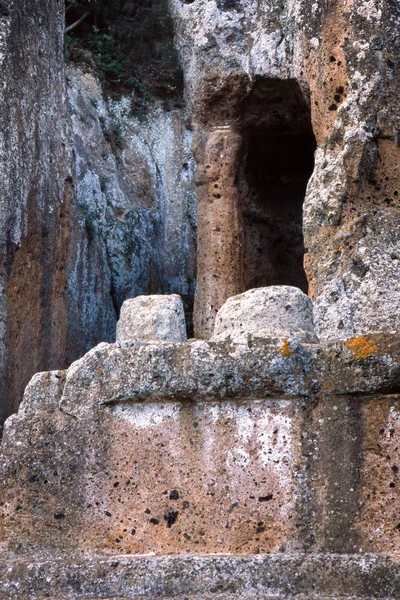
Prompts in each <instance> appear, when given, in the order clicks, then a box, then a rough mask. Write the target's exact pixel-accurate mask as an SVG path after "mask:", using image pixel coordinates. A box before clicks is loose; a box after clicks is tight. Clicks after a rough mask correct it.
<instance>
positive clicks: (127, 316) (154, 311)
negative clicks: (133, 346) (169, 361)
mask: <svg viewBox="0 0 400 600" xmlns="http://www.w3.org/2000/svg"><path fill="white" fill-rule="evenodd" d="M135 339H136V340H142V341H144V342H155V341H159V342H185V341H186V340H187V335H186V323H185V313H184V311H183V304H182V300H181V298H180V296H178V295H177V294H171V295H169V296H138V297H137V298H132V299H129V300H125V302H124V303H123V305H122V308H121V315H120V318H119V321H118V323H117V342H123V341H125V340H135Z"/></svg>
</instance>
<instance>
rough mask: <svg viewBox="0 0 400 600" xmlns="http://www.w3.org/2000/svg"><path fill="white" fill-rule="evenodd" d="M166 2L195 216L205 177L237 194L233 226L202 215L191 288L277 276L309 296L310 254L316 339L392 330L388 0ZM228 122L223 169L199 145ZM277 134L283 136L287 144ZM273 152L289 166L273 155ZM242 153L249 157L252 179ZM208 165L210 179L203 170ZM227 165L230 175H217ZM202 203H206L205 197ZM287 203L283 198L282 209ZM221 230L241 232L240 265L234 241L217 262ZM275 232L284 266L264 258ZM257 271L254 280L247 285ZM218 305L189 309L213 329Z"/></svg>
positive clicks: (394, 161) (395, 208) (395, 314)
mask: <svg viewBox="0 0 400 600" xmlns="http://www.w3.org/2000/svg"><path fill="white" fill-rule="evenodd" d="M171 6H172V9H173V13H174V17H175V21H176V27H177V33H178V35H177V42H178V46H179V48H180V53H181V57H182V61H183V65H184V71H185V78H186V89H187V97H188V100H189V102H190V104H191V108H192V113H193V115H194V121H195V131H196V134H195V145H194V147H195V156H196V161H197V163H198V173H199V176H200V180H201V181H200V187H199V190H200V193H199V211H200V214H203V213H204V214H206V215H210V214H211V215H213V214H214V212H215V211H214V209H213V208H212V206H210V207H209V208H208V207H207V205H206V204H204V208H201V207H200V204H201V203H202V202H203V200H204V198H206V195H205V193H204V190H205V188H207V189H208V190H211V189H212V187H213V184H215V185H217V186H218V190H217V191H218V194H219V195H220V197H221V199H222V200H223V199H225V201H226V203H227V206H229V207H230V206H231V202H232V199H233V198H235V206H239V210H238V212H239V218H238V220H237V222H236V223H234V224H232V215H231V209H229V211H228V213H227V218H226V219H223V218H219V219H217V220H216V219H214V218H208V220H207V217H206V218H205V219H204V221H202V222H201V223H200V222H199V225H200V227H199V243H202V240H208V242H209V244H208V245H206V246H205V247H204V248H203V250H202V254H201V261H200V262H199V279H198V289H197V292H196V295H197V297H199V298H202V297H203V296H204V297H205V298H208V297H209V292H208V290H209V289H210V288H211V289H213V298H218V301H219V302H221V304H222V303H223V302H224V300H225V299H226V298H227V296H225V298H224V297H223V296H224V289H225V287H226V278H227V275H228V272H229V274H230V278H231V279H232V280H234V281H239V282H242V284H243V286H244V287H243V289H241V290H239V291H243V292H244V291H246V289H249V288H251V287H256V285H270V284H277V283H279V284H291V285H296V286H298V287H300V288H301V289H303V290H304V291H307V282H305V281H304V279H303V276H302V274H301V270H302V266H301V262H302V258H303V254H304V251H305V250H306V251H307V252H306V253H305V254H304V263H305V270H306V273H307V279H308V286H309V293H310V296H311V298H312V299H313V301H314V303H315V324H316V332H317V335H318V336H319V337H320V339H338V338H342V337H350V336H357V335H364V334H368V333H369V332H370V331H374V330H375V331H378V330H380V331H383V330H385V331H392V330H398V329H399V327H400V321H399V319H400V311H399V296H400V288H399V285H400V284H399V281H400V260H399V256H400V251H399V242H398V240H399V223H400V218H399V217H400V212H399V211H400V208H399V197H400V196H399V188H400V171H399V169H398V164H399V147H398V131H399V115H400V108H399V98H400V94H399V77H398V72H397V63H398V55H399V38H398V29H399V24H400V7H399V5H398V3H395V2H392V1H391V0H360V1H358V2H354V1H352V0H346V1H344V2H342V3H335V2H332V3H329V2H328V3H327V2H325V3H324V2H314V3H312V2H301V1H299V0H285V2H282V1H281V0H272V1H270V2H268V3H263V4H262V5H260V3H259V2H258V1H256V0H244V1H243V2H240V3H238V2H189V3H186V2H181V0H172V1H171ZM263 90H264V91H265V93H264V92H263ZM224 127H228V129H229V130H230V131H232V132H234V133H235V135H236V138H235V140H236V141H235V147H238V148H239V149H238V151H235V153H234V156H230V157H229V159H228V161H229V160H230V164H226V163H225V162H222V159H221V157H220V156H219V155H218V152H215V153H214V155H213V156H211V157H210V156H208V155H207V152H205V148H207V147H208V143H209V140H210V139H211V136H212V135H213V134H212V132H213V131H215V130H217V129H218V128H219V129H221V130H222V129H223V128H224ZM313 133H314V135H315V141H314V142H313V141H312V134H313ZM237 136H239V137H240V138H241V142H240V141H238V137H237ZM285 139H286V140H287V141H289V140H291V143H289V144H287V146H285ZM292 142H293V143H292ZM315 142H316V145H317V150H316V153H315V165H314V168H313V153H314V149H315ZM283 147H286V148H287V150H286V152H284V156H286V159H287V164H286V165H285V164H284V161H282V160H281V159H280V158H279V156H280V154H281V152H282V148H283ZM293 147H294V148H297V150H296V156H295V157H294V159H293V160H292V159H290V152H291V150H290V148H293ZM307 155H308V156H309V158H307ZM239 156H241V157H242V158H241V159H239V158H238V157H239ZM227 157H228V155H227ZM249 160H251V161H252V162H253V163H254V164H258V161H259V165H258V168H257V170H256V171H257V173H258V175H257V173H253V170H252V169H251V168H249V164H248V163H249ZM303 160H305V163H304V168H303V166H302V161H303ZM240 162H241V163H242V168H241V167H240ZM210 165H213V169H214V173H213V181H209V180H208V179H207V178H208V175H206V169H207V167H208V166H210ZM230 168H231V169H232V170H233V171H235V176H231V177H230V178H229V180H225V178H224V172H229V169H230ZM210 169H211V167H210ZM210 169H209V171H210V172H211V170H210ZM274 175H275V179H274ZM310 176H311V177H310ZM257 178H258V179H257ZM308 179H309V183H308V186H307V190H306V189H305V188H306V183H307V180H308ZM232 181H234V185H233V186H232ZM225 188H226V189H225ZM276 192H278V193H276ZM238 196H239V198H238ZM291 196H292V199H293V201H292V202H291V201H290V197H291ZM276 198H278V199H279V198H280V199H281V207H282V209H281V207H280V206H279V200H278V201H276ZM303 199H304V210H303V212H304V215H303V233H304V243H305V249H304V247H302V232H301V213H302V207H301V204H302V200H303ZM222 200H221V201H222ZM207 201H208V202H210V201H211V202H213V203H214V202H215V201H214V200H211V199H210V195H208V199H207ZM205 202H206V201H205ZM285 204H286V206H287V207H289V206H291V209H290V210H286V212H285V210H284V209H283V206H284V205H285ZM277 206H278V209H277ZM235 210H236V209H235ZM220 212H221V213H222V210H221V211H220ZM216 221H217V224H218V227H219V231H218V232H216V230H215V224H216ZM299 225H300V227H299ZM230 231H235V232H236V231H237V232H238V244H239V245H241V248H242V258H241V259H240V258H239V259H235V260H239V261H240V260H241V261H242V262H241V264H237V263H236V265H235V264H231V265H230V266H229V267H227V266H224V265H229V256H233V255H234V253H235V251H236V254H238V249H236V250H235V249H233V250H232V248H231V247H230V246H229V245H228V246H225V245H222V246H221V252H220V256H218V261H216V258H215V257H216V256H217V255H218V250H219V249H218V241H219V240H222V239H225V238H229V233H230ZM278 231H279V232H280V233H279V235H278V236H277V237H276V238H274V236H276V234H277V232H278ZM271 239H274V242H275V245H276V244H278V245H279V241H280V240H282V239H284V240H285V244H284V245H285V248H290V252H288V254H292V255H293V260H291V261H290V263H289V266H285V268H284V269H283V270H280V269H281V267H282V265H281V264H280V260H281V259H280V257H281V256H282V254H283V253H282V251H279V252H278V255H277V256H275V257H274V259H273V260H272V261H271V257H273V251H274V248H273V245H272V247H271V245H270V242H269V240H271ZM246 240H247V241H246ZM249 246H250V250H248V247H249ZM251 248H253V250H251ZM260 257H262V259H260ZM269 263H271V264H269ZM235 266H236V270H235ZM295 269H297V271H298V275H297V276H298V282H296V283H295V282H294V281H293V277H294V271H295ZM246 276H249V277H250V279H251V280H253V281H248V282H246V280H245V278H246ZM257 277H258V278H262V279H263V282H262V283H261V284H256V285H255V284H254V280H255V279H257ZM280 277H282V278H283V280H279V278H280ZM285 277H286V280H285ZM227 291H228V290H227ZM218 308H219V306H217V307H216V306H215V304H214V303H213V302H212V303H208V304H207V303H203V304H199V305H198V306H197V307H196V313H197V312H198V316H197V314H195V321H196V322H197V321H201V322H202V323H207V324H208V325H207V327H208V331H210V329H212V321H213V319H214V318H215V311H216V310H218ZM199 331H201V332H203V330H201V329H200V330H199ZM208 336H209V334H208ZM208 336H205V337H208Z"/></svg>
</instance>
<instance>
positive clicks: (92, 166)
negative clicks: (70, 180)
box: [67, 67, 197, 354]
mask: <svg viewBox="0 0 400 600" xmlns="http://www.w3.org/2000/svg"><path fill="white" fill-rule="evenodd" d="M67 75H68V100H69V104H70V108H71V120H72V128H73V133H74V147H75V156H76V179H77V181H76V194H77V196H76V200H77V204H78V205H79V207H80V208H81V210H82V215H81V222H80V227H81V228H82V229H83V230H84V231H85V230H86V231H87V232H88V234H89V235H88V240H86V241H85V242H84V243H82V245H81V246H80V247H79V255H80V263H79V264H80V267H79V269H78V268H77V269H76V270H75V272H74V280H72V279H71V285H70V287H71V289H72V290H73V295H72V297H73V299H74V312H75V313H76V314H77V316H78V317H79V315H80V313H81V310H80V308H79V303H80V302H81V301H82V300H81V299H82V292H81V291H80V281H81V280H82V279H84V280H87V282H88V283H87V285H86V287H85V289H84V291H85V294H84V297H85V300H86V302H85V304H86V306H87V310H86V311H85V314H86V317H87V318H86V322H85V323H83V322H82V324H79V328H80V329H82V330H83V331H88V332H92V331H96V329H98V326H97V325H96V324H95V323H94V315H92V312H91V308H92V306H94V307H97V302H98V300H97V296H98V294H99V291H98V290H102V291H104V293H105V294H106V296H107V299H106V300H103V302H102V304H103V305H104V304H106V305H107V313H108V314H109V315H110V317H109V320H112V319H114V325H111V331H112V334H114V332H115V310H114V307H116V309H117V311H118V310H119V309H120V307H121V305H122V303H123V301H124V300H125V299H126V298H134V297H135V296H139V295H142V294H152V293H160V294H171V293H178V294H180V295H181V297H182V299H183V301H184V305H185V311H186V314H187V317H188V321H189V323H190V324H191V319H192V309H193V297H194V287H195V274H196V261H195V252H196V223H197V202H196V192H195V185H194V159H193V157H192V155H191V152H190V146H191V142H192V134H191V132H190V131H189V130H188V128H187V126H186V115H185V113H184V111H183V110H172V111H169V112H168V111H164V110H162V109H161V108H157V107H154V109H153V110H151V111H150V112H149V114H147V115H146V118H144V119H139V118H138V117H136V116H134V115H133V114H132V112H131V100H132V99H131V98H130V97H129V95H126V96H124V97H122V98H120V99H119V100H115V99H110V98H106V97H105V96H104V94H103V92H102V89H101V85H100V82H99V80H98V79H97V78H96V77H95V76H94V75H93V74H92V73H87V72H83V71H81V70H80V69H78V68H76V67H70V68H69V69H68V71H67ZM99 262H100V263H101V264H102V265H104V269H105V273H104V274H102V276H101V278H100V280H96V281H94V282H92V281H91V277H90V273H91V270H90V269H91V264H93V263H95V264H96V263H99ZM104 320H106V319H104ZM80 335H82V334H79V333H77V337H79V336H80ZM112 339H113V338H112V336H111V337H110V335H109V336H107V337H105V336H103V337H102V338H99V337H98V338H97V339H96V340H95V341H92V344H91V345H87V346H86V348H85V349H84V352H87V351H88V350H89V349H90V347H93V346H94V345H96V344H97V343H99V341H112ZM84 352H83V353H84ZM83 353H82V354H83Z"/></svg>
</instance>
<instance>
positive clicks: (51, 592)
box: [0, 554, 400, 600]
mask: <svg viewBox="0 0 400 600" xmlns="http://www.w3.org/2000/svg"><path fill="white" fill-rule="evenodd" d="M0 581H1V583H0V598H1V600H3V599H4V600H5V599H7V600H16V599H17V598H18V599H19V600H20V599H23V598H29V599H30V600H42V599H44V598H52V600H63V599H66V598H68V600H89V599H90V600H100V599H101V600H111V599H113V600H116V599H117V598H118V599H121V600H124V599H125V600H128V599H129V600H133V599H139V598H149V599H153V598H154V599H155V598H163V599H164V600H170V599H172V598H180V599H182V600H183V599H184V598H188V599H189V598H190V599H192V598H193V600H194V598H195V599H196V600H208V599H210V600H211V599H213V600H228V599H229V600H231V599H233V598H235V600H240V599H242V600H247V599H248V600H261V599H263V600H265V599H266V598H268V599H269V600H284V599H285V600H286V599H288V598H295V599H296V600H306V599H307V600H328V599H329V600H378V599H382V598H385V600H391V598H393V599H394V598H399V596H400V564H399V563H394V562H392V561H391V560H390V559H389V558H385V557H383V556H379V555H371V554H370V555H335V554H325V555H323V554H309V555H304V554H292V555H287V554H281V555H276V554H275V555H264V556H263V555H257V556H256V555H249V556H246V557H237V556H228V555H220V556H203V557H199V556H174V557H172V556H164V557H149V556H136V557H135V556H122V557H119V558H115V557H114V558H109V557H89V558H75V559H68V558H67V559H58V560H52V561H38V560H35V559H34V558H31V559H24V560H22V559H14V560H6V561H3V562H2V563H1V564H0Z"/></svg>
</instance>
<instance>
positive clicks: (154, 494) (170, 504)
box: [0, 335, 400, 556]
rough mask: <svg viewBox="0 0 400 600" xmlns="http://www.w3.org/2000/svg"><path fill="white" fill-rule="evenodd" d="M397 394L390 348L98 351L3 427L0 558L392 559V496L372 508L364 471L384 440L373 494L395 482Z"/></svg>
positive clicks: (46, 381)
mask: <svg viewBox="0 0 400 600" xmlns="http://www.w3.org/2000/svg"><path fill="white" fill-rule="evenodd" d="M399 386H400V340H399V335H397V336H388V335H375V336H374V337H372V336H370V337H368V338H363V337H361V338H354V339H350V340H347V341H342V342H336V343H334V344H325V345H319V344H310V345H307V344H304V345H302V344H298V343H293V342H292V341H288V340H281V341H279V340H277V339H276V338H275V339H273V340H260V339H259V340H254V341H252V342H251V343H249V344H236V343H232V342H206V341H193V342H185V343H165V342H164V343H144V342H138V341H133V342H129V341H127V342H120V343H117V344H111V345H110V344H101V345H100V346H98V347H97V348H94V349H93V350H92V351H91V352H89V353H88V354H87V355H86V356H85V357H83V358H82V359H80V360H79V361H77V362H76V363H74V364H73V365H71V367H70V368H69V369H68V371H67V372H66V374H65V382H64V374H63V373H52V374H49V375H47V376H46V375H43V374H40V375H38V376H37V377H35V378H34V380H33V381H32V383H31V384H30V386H29V387H28V389H27V393H26V398H25V400H24V402H23V404H22V406H21V408H20V411H19V413H18V414H17V415H14V416H12V417H11V418H10V419H9V420H8V421H7V423H6V427H5V433H4V437H3V441H2V447H1V454H0V474H1V477H0V495H1V498H2V502H3V504H2V505H1V506H0V543H1V544H2V547H3V555H4V556H9V555H10V553H12V552H13V553H16V554H17V555H20V554H24V555H33V554H34V555H36V556H54V555H59V554H61V555H68V554H71V553H88V552H89V553H90V552H92V553H93V552H94V553H97V554H101V553H106V554H108V553H111V554H115V555H120V554H126V553H131V554H141V553H148V552H155V553H156V554H160V555H163V554H168V553H176V554H185V553H196V554H204V553H210V552H211V553H212V552H215V551H218V552H229V553H236V554H247V553H254V552H278V551H280V552H281V551H284V550H286V551H288V550H289V549H291V550H295V549H312V548H314V549H315V550H322V551H326V552H331V551H335V552H339V551H340V552H343V551H345V552H355V553H359V552H364V551H379V552H382V553H386V554H390V555H396V556H397V555H399V554H400V542H399V540H398V539H397V538H396V531H397V530H396V526H397V523H396V514H397V512H396V508H395V507H396V503H395V502H394V496H393V491H392V490H393V488H391V487H390V483H392V482H393V480H392V479H390V478H388V479H387V480H386V479H385V483H387V491H386V493H385V491H384V489H381V488H380V491H379V495H377V496H376V497H375V496H374V497H372V496H371V488H372V485H373V484H372V483H371V480H370V479H368V477H373V478H374V481H375V480H376V481H377V480H378V477H375V475H372V473H376V471H374V470H373V469H372V468H370V467H369V466H368V465H369V461H370V460H371V457H372V456H373V454H371V443H370V441H369V440H370V436H371V435H377V434H376V430H377V428H379V431H380V429H382V428H383V429H384V430H385V431H386V430H387V429H388V431H389V436H388V442H387V452H388V455H390V456H391V459H390V468H387V469H386V471H382V473H381V474H380V475H379V478H380V479H382V481H383V479H384V478H385V477H387V476H388V475H389V474H390V473H391V472H392V473H393V476H394V477H395V476H396V473H395V472H394V470H393V469H392V467H393V466H395V467H396V466H397V463H396V460H397V459H396V457H397V450H396V446H395V445H394V444H395V443H396V427H393V424H392V422H393V423H394V422H395V421H396V419H397V412H396V411H397V404H396V402H394V401H393V398H392V397H391V396H392V395H393V394H395V393H396V392H398V390H399ZM380 406H384V407H388V406H392V407H393V411H392V413H390V414H391V415H392V416H389V417H388V418H387V417H386V415H387V414H388V413H387V410H388V409H387V408H384V409H383V410H382V409H381V408H379V407H380ZM389 412H390V411H389ZM372 415H374V417H372ZM371 418H373V419H375V421H374V425H373V427H371V425H370V421H371ZM375 422H376V425H375ZM391 429H394V430H395V432H394V433H393V445H394V447H393V449H390V450H389V445H390V444H391V443H392V442H391V439H392V438H391V435H390V430H391ZM378 435H382V434H378ZM388 444H389V445H388ZM338 448H340V452H338ZM373 451H374V450H373V449H372V452H373ZM392 455H393V456H392ZM385 456H386V452H385ZM382 460H384V457H383V456H382ZM364 464H365V468H366V470H365V471H364V470H363V469H364V467H363V465H364ZM378 470H379V469H378ZM369 471H370V475H369ZM361 472H362V473H363V475H362V476H360V475H359V474H360V473H361ZM383 473H385V475H384V474H383ZM377 503H378V504H379V507H380V509H381V510H380V511H379V512H378V513H377V515H376V516H375V518H374V519H371V516H370V515H371V511H373V510H374V508H375V507H376V506H378V504H377ZM382 507H383V509H382ZM381 527H383V528H384V529H385V531H386V530H387V531H391V532H392V533H391V535H388V536H387V537H385V538H382V537H379V536H377V535H376V532H375V533H374V531H375V530H379V528H381ZM55 531H56V533H57V535H56V536H55V535H54V533H55Z"/></svg>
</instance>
